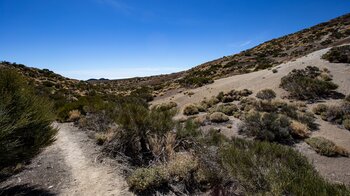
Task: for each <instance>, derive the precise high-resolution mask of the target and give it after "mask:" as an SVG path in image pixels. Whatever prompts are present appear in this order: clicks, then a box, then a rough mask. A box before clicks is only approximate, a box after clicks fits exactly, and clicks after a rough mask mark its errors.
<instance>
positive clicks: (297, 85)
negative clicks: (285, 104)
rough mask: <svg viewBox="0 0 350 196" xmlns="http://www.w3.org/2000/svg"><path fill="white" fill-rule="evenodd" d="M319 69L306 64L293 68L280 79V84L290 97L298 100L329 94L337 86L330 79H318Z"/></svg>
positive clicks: (315, 98)
mask: <svg viewBox="0 0 350 196" xmlns="http://www.w3.org/2000/svg"><path fill="white" fill-rule="evenodd" d="M320 74H321V71H320V70H319V69H318V68H317V67H311V66H308V67H306V68H305V69H304V70H293V71H292V72H290V73H289V74H288V75H287V76H284V77H283V78H282V79H281V84H280V86H281V87H282V88H283V89H285V90H286V91H288V92H289V94H290V97H292V98H295V99H299V100H317V99H320V98H324V97H327V96H329V95H330V93H331V92H332V91H334V90H335V89H337V88H338V85H336V84H334V83H333V82H331V81H324V80H322V79H319V77H318V76H320Z"/></svg>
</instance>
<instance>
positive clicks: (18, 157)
mask: <svg viewBox="0 0 350 196" xmlns="http://www.w3.org/2000/svg"><path fill="white" fill-rule="evenodd" d="M54 119H55V116H54V114H53V111H52V105H51V104H50V103H49V102H48V101H47V100H45V99H43V98H41V97H38V96H36V95H34V94H33V92H32V91H31V90H30V87H29V86H27V84H26V82H25V80H24V79H23V78H22V77H21V76H20V75H19V74H17V73H16V72H14V71H11V70H7V69H1V72H0V170H1V169H2V168H4V167H7V166H12V165H14V164H16V163H19V162H22V161H26V160H29V159H30V158H32V157H33V156H35V155H36V154H38V153H39V152H40V151H41V150H42V149H43V148H44V147H46V146H48V145H50V144H51V143H52V142H53V141H54V137H55V134H56V132H57V130H56V129H54V128H52V127H51V123H52V122H53V120H54Z"/></svg>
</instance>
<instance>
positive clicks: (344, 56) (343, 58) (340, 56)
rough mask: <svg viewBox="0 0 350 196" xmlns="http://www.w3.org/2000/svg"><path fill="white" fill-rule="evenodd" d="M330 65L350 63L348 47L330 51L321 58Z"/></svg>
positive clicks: (335, 48)
mask: <svg viewBox="0 0 350 196" xmlns="http://www.w3.org/2000/svg"><path fill="white" fill-rule="evenodd" d="M322 58H323V59H326V60H328V61H329V62H331V63H350V46H349V45H346V46H338V47H334V48H332V49H330V50H329V51H328V52H327V53H326V54H324V55H323V56H322Z"/></svg>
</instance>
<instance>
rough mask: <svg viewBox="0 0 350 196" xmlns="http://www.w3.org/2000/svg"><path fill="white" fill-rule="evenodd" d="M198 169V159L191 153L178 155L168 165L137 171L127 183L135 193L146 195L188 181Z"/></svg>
mask: <svg viewBox="0 0 350 196" xmlns="http://www.w3.org/2000/svg"><path fill="white" fill-rule="evenodd" d="M197 168H198V161H197V159H196V158H195V157H194V156H193V155H191V154H190V153H187V152H183V153H177V154H175V155H174V157H173V158H172V159H171V160H170V161H169V162H168V163H167V164H164V163H163V164H160V165H157V166H153V167H149V168H139V169H136V170H135V171H134V172H133V173H132V174H131V175H130V176H129V177H128V178H127V183H128V184H129V186H130V188H131V189H132V190H134V191H135V192H139V193H144V191H150V190H152V189H159V188H160V187H161V186H163V185H167V184H170V183H173V182H179V181H182V180H188V179H189V178H191V177H192V176H193V175H192V174H193V172H195V171H196V170H197Z"/></svg>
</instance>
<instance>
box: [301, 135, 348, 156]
mask: <svg viewBox="0 0 350 196" xmlns="http://www.w3.org/2000/svg"><path fill="white" fill-rule="evenodd" d="M305 141H306V143H307V144H309V145H310V146H311V147H312V148H313V149H314V150H315V151H316V152H317V153H319V154H321V155H324V156H328V157H334V156H345V157H348V156H349V152H348V151H347V150H346V149H344V148H343V147H340V146H337V145H336V144H335V143H334V142H332V141H330V140H328V139H326V138H324V137H312V138H309V139H306V140H305Z"/></svg>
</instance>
